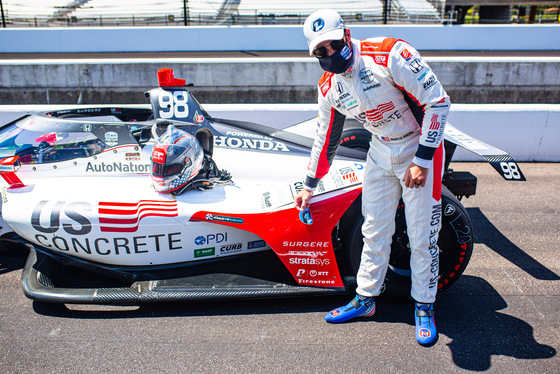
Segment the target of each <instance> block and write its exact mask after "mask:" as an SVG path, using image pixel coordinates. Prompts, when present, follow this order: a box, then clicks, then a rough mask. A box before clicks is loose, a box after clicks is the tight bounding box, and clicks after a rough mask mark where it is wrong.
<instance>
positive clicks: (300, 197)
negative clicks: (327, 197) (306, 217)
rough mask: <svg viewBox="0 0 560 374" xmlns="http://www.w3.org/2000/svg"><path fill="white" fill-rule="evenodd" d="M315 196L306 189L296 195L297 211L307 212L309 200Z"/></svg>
mask: <svg viewBox="0 0 560 374" xmlns="http://www.w3.org/2000/svg"><path fill="white" fill-rule="evenodd" d="M311 196H313V191H308V190H306V189H305V188H304V189H303V190H301V191H299V193H298V194H297V195H296V197H295V198H294V206H295V207H296V209H297V210H305V209H306V208H307V207H309V200H310V199H311Z"/></svg>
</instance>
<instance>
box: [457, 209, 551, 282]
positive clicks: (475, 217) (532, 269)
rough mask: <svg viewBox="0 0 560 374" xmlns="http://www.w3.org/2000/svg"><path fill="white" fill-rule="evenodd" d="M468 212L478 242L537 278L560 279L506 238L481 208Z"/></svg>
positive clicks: (468, 210)
mask: <svg viewBox="0 0 560 374" xmlns="http://www.w3.org/2000/svg"><path fill="white" fill-rule="evenodd" d="M467 212H468V213H469V216H470V218H471V222H472V225H473V230H474V233H475V240H476V241H475V242H476V243H481V244H484V245H486V246H487V247H488V248H490V249H491V250H493V251H494V252H496V253H497V254H499V255H500V256H502V257H504V258H505V259H507V260H509V261H511V262H512V263H513V264H514V265H516V266H517V267H519V268H520V269H522V270H524V271H525V272H527V274H529V275H531V276H532V277H534V278H536V279H539V280H548V281H554V280H560V276H558V275H557V274H556V273H554V272H553V271H551V270H549V269H548V268H547V267H546V266H544V265H543V264H541V263H540V262H538V261H537V260H535V259H534V258H532V257H531V256H529V255H528V254H527V253H525V252H524V251H523V250H522V249H520V248H519V247H518V246H516V245H515V244H513V243H512V242H511V241H510V240H509V239H508V238H506V237H505V236H504V235H503V234H502V233H501V232H500V231H499V230H498V229H497V228H496V227H495V226H494V224H493V223H492V222H491V221H490V220H489V219H488V218H486V216H485V215H484V213H482V211H481V210H480V209H479V208H467Z"/></svg>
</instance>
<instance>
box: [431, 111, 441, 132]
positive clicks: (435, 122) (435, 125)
mask: <svg viewBox="0 0 560 374" xmlns="http://www.w3.org/2000/svg"><path fill="white" fill-rule="evenodd" d="M440 125H441V123H440V122H438V115H437V114H434V115H433V116H432V122H431V124H430V130H439V126H440Z"/></svg>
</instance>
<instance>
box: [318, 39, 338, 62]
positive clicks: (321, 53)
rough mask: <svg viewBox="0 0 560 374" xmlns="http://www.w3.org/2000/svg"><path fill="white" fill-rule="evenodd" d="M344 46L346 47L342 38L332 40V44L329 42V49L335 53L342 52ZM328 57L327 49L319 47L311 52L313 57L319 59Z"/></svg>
mask: <svg viewBox="0 0 560 374" xmlns="http://www.w3.org/2000/svg"><path fill="white" fill-rule="evenodd" d="M345 45H346V41H345V40H344V38H342V39H340V40H333V41H332V42H330V47H331V48H332V49H334V50H335V51H337V52H338V51H342V48H344V46H345ZM328 55H329V52H328V51H327V47H319V48H315V49H314V50H313V56H315V57H317V58H319V59H321V58H325V57H327V56H328Z"/></svg>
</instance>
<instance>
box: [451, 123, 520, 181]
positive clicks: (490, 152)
mask: <svg viewBox="0 0 560 374" xmlns="http://www.w3.org/2000/svg"><path fill="white" fill-rule="evenodd" d="M445 141H446V142H451V143H454V144H456V145H458V146H460V147H461V148H464V149H466V150H467V151H470V152H472V153H474V154H476V155H479V156H481V157H482V158H484V159H485V160H486V161H488V162H489V163H490V165H492V166H493V167H494V169H496V171H497V172H498V173H499V174H500V175H501V176H502V177H503V178H504V179H505V180H507V181H525V180H526V179H525V176H524V175H523V173H522V172H521V169H520V168H519V165H517V163H516V162H515V161H514V160H513V158H512V157H511V156H510V155H509V154H508V153H507V152H506V151H502V150H501V149H498V148H496V147H494V146H491V145H490V144H487V143H484V142H483V141H480V140H478V139H475V138H473V137H472V136H470V135H467V134H465V133H464V132H462V131H461V130H459V129H457V128H456V127H454V126H453V125H452V124H451V123H449V122H448V123H447V124H446V125H445Z"/></svg>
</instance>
